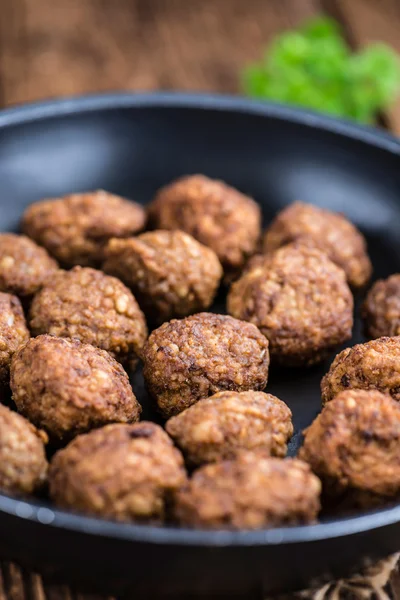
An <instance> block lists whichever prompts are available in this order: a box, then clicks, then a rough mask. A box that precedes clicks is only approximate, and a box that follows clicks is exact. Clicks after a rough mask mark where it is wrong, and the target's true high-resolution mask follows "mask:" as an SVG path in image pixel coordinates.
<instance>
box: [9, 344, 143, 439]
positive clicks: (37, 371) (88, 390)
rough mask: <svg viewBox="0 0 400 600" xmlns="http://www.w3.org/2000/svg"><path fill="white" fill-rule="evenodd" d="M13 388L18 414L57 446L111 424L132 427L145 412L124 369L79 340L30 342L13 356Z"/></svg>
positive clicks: (104, 353)
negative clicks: (141, 413)
mask: <svg viewBox="0 0 400 600" xmlns="http://www.w3.org/2000/svg"><path fill="white" fill-rule="evenodd" d="M10 385H11V390H12V394H13V400H14V402H15V404H16V406H17V408H18V411H19V412H20V413H22V414H23V415H24V416H26V417H27V418H28V419H29V420H30V421H32V423H34V424H35V425H37V426H38V427H41V428H43V429H45V430H46V431H47V433H48V434H49V436H50V437H51V438H52V439H53V440H54V441H64V440H68V439H71V438H73V437H74V436H76V435H78V434H80V433H84V432H86V431H89V430H90V429H94V428H96V427H101V426H102V425H106V424H108V423H114V422H121V423H132V422H134V421H137V420H138V419H139V416H140V412H141V406H140V404H139V403H138V401H137V400H136V397H135V395H134V393H133V391H132V388H131V386H130V383H129V379H128V376H127V374H126V373H125V371H124V369H123V368H122V366H121V365H120V364H119V363H118V362H117V361H116V360H114V359H113V358H112V356H110V355H109V354H108V352H105V351H104V350H100V349H99V348H95V347H94V346H90V345H89V344H81V342H79V341H78V340H70V339H64V338H57V337H52V336H49V335H41V336H39V337H37V338H33V339H31V340H30V341H29V342H28V343H27V344H25V346H22V347H21V348H20V349H19V350H18V351H17V352H16V353H15V354H14V356H13V359H12V362H11V383H10Z"/></svg>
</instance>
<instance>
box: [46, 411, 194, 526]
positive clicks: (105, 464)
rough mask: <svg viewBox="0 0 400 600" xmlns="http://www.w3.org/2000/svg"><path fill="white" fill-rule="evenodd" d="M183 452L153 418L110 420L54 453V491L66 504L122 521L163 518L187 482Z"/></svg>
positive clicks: (51, 477) (59, 501)
mask: <svg viewBox="0 0 400 600" xmlns="http://www.w3.org/2000/svg"><path fill="white" fill-rule="evenodd" d="M185 479H186V473H185V469H184V466H183V459H182V455H181V454H180V452H179V450H177V449H176V448H174V446H173V444H172V442H171V440H170V439H169V437H168V436H167V434H166V433H165V432H164V431H163V430H162V429H161V427H159V426H158V425H155V424H154V423H149V422H146V421H143V422H141V423H136V424H135V425H108V426H107V427H103V428H102V429H97V430H96V431H92V432H91V433H88V434H86V435H80V436H79V437H77V438H76V439H75V440H74V441H73V442H71V443H70V444H69V445H68V446H67V447H66V448H65V449H64V450H60V451H59V452H57V454H56V455H55V456H54V458H53V460H52V462H51V465H50V472H49V483H50V495H51V497H52V499H53V500H54V501H55V502H56V504H58V505H59V506H62V507H64V508H73V509H75V510H81V511H83V512H87V513H92V514H94V515H99V516H104V517H111V518H114V519H118V520H122V521H129V520H132V521H142V522H149V521H153V522H160V521H163V519H164V518H165V512H166V502H167V501H168V498H169V495H170V494H171V492H172V491H173V490H174V489H176V488H177V487H179V486H180V485H182V484H183V483H184V482H185Z"/></svg>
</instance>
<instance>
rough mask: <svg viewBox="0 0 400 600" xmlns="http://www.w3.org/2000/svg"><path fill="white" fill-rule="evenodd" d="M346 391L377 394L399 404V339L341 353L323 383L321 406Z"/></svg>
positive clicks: (380, 341) (357, 347) (384, 339)
mask: <svg viewBox="0 0 400 600" xmlns="http://www.w3.org/2000/svg"><path fill="white" fill-rule="evenodd" d="M346 389H361V390H378V391H380V392H383V393H384V394H390V395H391V396H392V397H393V398H394V399H395V400H398V401H400V336H396V337H392V338H389V337H382V338H379V339H377V340H372V341H371V342H367V343H365V344H357V345H356V346H353V347H352V348H346V349H345V350H342V352H340V353H339V354H338V355H337V356H336V358H335V360H334V361H333V363H332V365H331V368H330V369H329V371H328V373H327V374H326V375H325V377H324V378H323V379H322V382H321V392H322V402H323V403H325V402H328V401H329V400H332V398H334V397H335V396H337V394H339V392H342V391H343V390H346Z"/></svg>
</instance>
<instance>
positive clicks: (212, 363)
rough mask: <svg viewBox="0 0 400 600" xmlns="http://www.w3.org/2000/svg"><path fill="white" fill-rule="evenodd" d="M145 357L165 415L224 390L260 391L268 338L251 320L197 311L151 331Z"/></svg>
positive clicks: (264, 378)
mask: <svg viewBox="0 0 400 600" xmlns="http://www.w3.org/2000/svg"><path fill="white" fill-rule="evenodd" d="M143 361H144V368H143V374H144V377H145V381H146V384H147V387H148V389H149V392H150V394H151V395H152V397H153V398H154V399H155V401H156V403H157V407H158V410H159V411H160V413H161V414H162V415H163V416H164V417H165V418H169V417H171V416H173V415H176V414H178V413H180V412H182V410H184V409H185V408H188V407H189V406H191V405H192V404H194V403H195V402H197V401H198V400H200V399H201V398H207V397H208V396H212V395H213V394H216V393H217V392H220V391H223V390H232V391H238V392H241V391H246V390H251V389H252V390H263V389H264V388H265V386H266V384H267V379H268V366H269V353H268V341H267V340H266V338H265V337H264V336H263V335H262V334H261V333H260V332H259V331H258V329H257V328H256V327H255V326H254V325H251V324H250V323H245V322H244V321H238V320H237V319H233V318H232V317H228V316H224V315H215V314H211V313H199V314H197V315H193V316H191V317H186V318H185V319H180V320H176V319H175V320H172V321H170V322H169V323H164V325H162V326H161V327H159V328H158V329H156V330H154V331H153V333H152V334H151V335H150V337H149V339H148V341H147V342H146V344H145V346H144V349H143Z"/></svg>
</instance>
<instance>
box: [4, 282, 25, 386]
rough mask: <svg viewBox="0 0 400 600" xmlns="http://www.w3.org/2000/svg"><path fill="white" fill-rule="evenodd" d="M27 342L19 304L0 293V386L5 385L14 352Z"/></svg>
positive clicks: (15, 299)
mask: <svg viewBox="0 0 400 600" xmlns="http://www.w3.org/2000/svg"><path fill="white" fill-rule="evenodd" d="M28 340H29V331H28V329H27V326H26V323H25V317H24V311H23V310H22V306H21V302H20V301H19V300H18V298H17V297H16V296H11V294H3V293H2V292H0V385H2V384H4V383H7V381H8V376H9V372H10V363H11V358H12V356H13V354H14V352H15V351H16V350H17V349H18V348H19V346H21V345H22V344H24V343H25V342H27V341H28Z"/></svg>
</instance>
